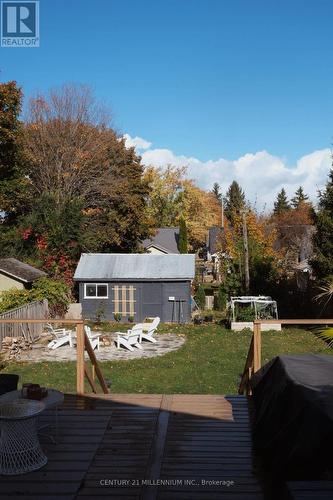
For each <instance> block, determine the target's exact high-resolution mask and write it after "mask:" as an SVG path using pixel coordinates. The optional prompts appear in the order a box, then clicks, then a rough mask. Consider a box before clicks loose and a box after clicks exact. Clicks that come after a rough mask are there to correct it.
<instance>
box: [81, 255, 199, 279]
mask: <svg viewBox="0 0 333 500" xmlns="http://www.w3.org/2000/svg"><path fill="white" fill-rule="evenodd" d="M194 273H195V255H194V254H182V255H174V254H165V255H162V254H161V255H153V254H135V253H131V254H120V253H104V254H103V253H93V254H87V253H84V254H82V255H81V258H80V261H79V263H78V265H77V268H76V271H75V274H74V280H76V281H82V280H98V281H122V280H126V281H128V280H136V281H149V280H161V281H164V280H191V279H193V278H194Z"/></svg>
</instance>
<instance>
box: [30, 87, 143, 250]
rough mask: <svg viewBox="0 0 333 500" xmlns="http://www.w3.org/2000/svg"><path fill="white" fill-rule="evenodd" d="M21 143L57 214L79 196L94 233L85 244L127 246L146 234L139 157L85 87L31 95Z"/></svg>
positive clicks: (37, 189)
mask: <svg viewBox="0 0 333 500" xmlns="http://www.w3.org/2000/svg"><path fill="white" fill-rule="evenodd" d="M24 147H25V151H26V154H27V156H28V159H29V178H30V179H31V182H32V185H33V191H34V194H35V196H36V197H37V198H38V197H40V196H45V195H48V196H50V198H52V200H53V201H54V203H55V204H56V206H57V208H58V210H57V212H56V213H59V214H61V213H63V208H64V207H66V206H67V205H68V204H71V203H72V202H73V200H79V202H80V204H81V210H82V213H83V214H84V216H85V224H86V226H87V230H88V233H89V228H90V230H91V231H90V233H91V234H93V236H92V237H91V238H90V239H88V241H87V249H89V250H99V251H108V250H113V249H117V250H123V251H131V250H133V249H135V248H136V245H137V242H138V240H139V239H141V238H143V237H145V236H146V235H147V234H148V223H147V221H146V217H145V197H146V195H147V185H146V183H145V182H143V179H142V174H143V167H142V164H141V161H140V158H139V157H138V156H137V155H136V153H135V151H134V149H133V148H126V146H125V141H124V139H123V138H121V137H119V136H117V134H116V133H115V132H114V131H113V130H112V129H111V128H109V123H108V117H107V112H106V111H105V110H104V109H102V108H101V107H100V106H99V105H98V103H97V102H96V101H95V99H94V97H93V95H92V93H91V91H90V89H89V88H87V87H84V86H63V87H62V88H60V89H57V90H54V91H51V92H50V93H49V94H48V95H46V96H41V95H40V96H38V97H37V98H35V99H32V100H31V102H30V108H29V115H28V120H27V122H26V126H25V130H24ZM59 222H60V221H59ZM73 231H74V227H73ZM65 239H66V238H65V237H64V243H65ZM88 243H89V244H88Z"/></svg>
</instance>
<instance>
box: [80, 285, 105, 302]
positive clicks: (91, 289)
mask: <svg viewBox="0 0 333 500" xmlns="http://www.w3.org/2000/svg"><path fill="white" fill-rule="evenodd" d="M84 298H85V299H97V298H98V299H107V298H108V285H101V284H99V283H85V284H84Z"/></svg>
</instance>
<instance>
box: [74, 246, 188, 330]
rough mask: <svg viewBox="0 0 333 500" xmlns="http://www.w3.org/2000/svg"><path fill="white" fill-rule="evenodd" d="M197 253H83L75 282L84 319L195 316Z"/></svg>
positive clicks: (169, 319)
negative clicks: (192, 301) (192, 294)
mask: <svg viewBox="0 0 333 500" xmlns="http://www.w3.org/2000/svg"><path fill="white" fill-rule="evenodd" d="M194 274H195V255H192V254H186V255H185V254H182V255H180V254H179V255H176V254H160V255H153V254H118V253H104V254H97V253H94V254H82V255H81V258H80V261H79V263H78V265H77V268H76V271H75V274H74V280H75V281H76V282H77V283H78V285H79V297H80V303H81V305H82V316H83V318H85V319H92V320H94V319H105V320H113V319H114V318H115V315H116V318H118V319H119V318H120V316H121V319H122V320H123V321H124V320H125V321H129V320H134V322H140V321H143V320H144V318H146V317H152V316H159V317H160V318H161V321H163V322H181V323H186V322H188V321H190V319H191V281H192V280H193V279H194Z"/></svg>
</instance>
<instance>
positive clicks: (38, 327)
mask: <svg viewBox="0 0 333 500" xmlns="http://www.w3.org/2000/svg"><path fill="white" fill-rule="evenodd" d="M48 315H49V308H48V303H47V300H43V301H41V302H38V301H36V302H30V304H26V305H24V306H21V307H17V308H16V309H11V310H10V311H7V312H5V313H3V314H0V349H1V347H2V341H3V339H4V338H5V337H24V338H26V339H27V340H30V341H34V340H35V339H37V338H38V337H39V336H40V334H41V333H42V331H43V324H41V323H33V322H31V323H27V322H26V321H24V322H22V323H20V322H19V321H15V322H13V323H2V322H1V320H3V319H13V320H20V319H24V320H26V319H31V320H34V319H37V318H45V319H47V318H48Z"/></svg>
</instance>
